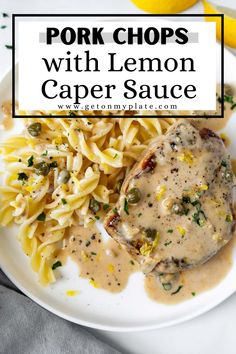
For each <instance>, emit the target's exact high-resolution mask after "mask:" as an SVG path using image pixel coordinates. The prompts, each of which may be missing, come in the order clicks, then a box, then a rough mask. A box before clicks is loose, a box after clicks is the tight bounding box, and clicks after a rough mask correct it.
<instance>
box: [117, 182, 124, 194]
mask: <svg viewBox="0 0 236 354" xmlns="http://www.w3.org/2000/svg"><path fill="white" fill-rule="evenodd" d="M123 182H124V180H123V179H119V180H118V181H117V182H116V184H115V192H116V193H120V191H121V187H122V184H123Z"/></svg>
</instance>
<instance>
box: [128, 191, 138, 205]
mask: <svg viewBox="0 0 236 354" xmlns="http://www.w3.org/2000/svg"><path fill="white" fill-rule="evenodd" d="M140 199H141V193H140V190H139V189H138V188H132V189H130V190H129V191H128V193H127V201H128V203H129V204H136V203H138V202H139V201H140Z"/></svg>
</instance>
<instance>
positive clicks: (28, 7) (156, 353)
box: [0, 0, 236, 354]
mask: <svg viewBox="0 0 236 354" xmlns="http://www.w3.org/2000/svg"><path fill="white" fill-rule="evenodd" d="M147 1H148V0H147ZM176 1H180V0H176ZM218 3H219V0H218ZM223 3H225V1H223V0H222V4H223ZM227 3H229V4H230V3H231V4H232V6H234V7H236V4H235V0H228V1H227ZM0 12H7V13H9V14H11V13H41V14H43V13H65V14H66V13H73V12H74V13H138V12H140V11H139V10H137V9H136V8H135V7H134V6H133V4H132V3H130V1H129V0H71V1H68V0H41V1H38V0H36V1H35V0H0ZM201 12H202V7H201V5H200V4H198V5H195V6H194V7H193V8H192V9H190V10H188V13H201ZM4 24H6V25H7V28H6V29H1V30H0V77H1V76H2V75H3V73H4V72H5V71H6V70H7V69H8V68H9V66H10V64H11V50H9V49H6V48H5V44H11V31H10V30H11V21H10V19H8V18H1V17H0V26H1V25H4ZM235 281H236V279H235ZM140 306H142V304H140ZM90 331H91V332H93V333H94V334H95V335H96V336H97V337H100V338H102V339H104V340H107V341H108V342H109V343H111V344H113V345H114V346H115V347H117V348H118V349H120V350H121V352H123V353H132V354H200V353H201V354H235V353H236V345H235V331H236V294H235V295H233V296H231V298H230V299H228V300H227V301H225V302H224V303H223V304H221V305H220V306H218V307H217V308H215V309H214V310H212V311H210V312H209V313H208V314H205V315H203V316H200V317H198V318H197V319H195V320H192V321H189V322H186V323H185V324H182V325H178V326H174V327H170V328H164V329H161V330H155V331H149V332H141V333H128V334H125V333H111V332H101V331H97V330H90ZM45 354H46V353H45Z"/></svg>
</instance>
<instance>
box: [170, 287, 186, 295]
mask: <svg viewBox="0 0 236 354" xmlns="http://www.w3.org/2000/svg"><path fill="white" fill-rule="evenodd" d="M182 287H183V285H180V286H179V287H178V289H177V290H176V291H174V292H173V293H171V295H175V294H178V293H179V292H180V290H181V289H182Z"/></svg>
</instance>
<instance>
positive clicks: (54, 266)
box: [52, 261, 62, 270]
mask: <svg viewBox="0 0 236 354" xmlns="http://www.w3.org/2000/svg"><path fill="white" fill-rule="evenodd" d="M61 266H62V264H61V262H60V261H57V262H55V263H54V264H53V266H52V270H55V269H57V268H58V267H61Z"/></svg>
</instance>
